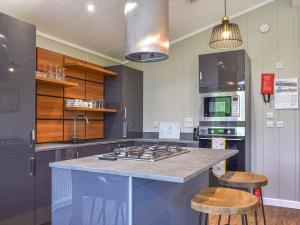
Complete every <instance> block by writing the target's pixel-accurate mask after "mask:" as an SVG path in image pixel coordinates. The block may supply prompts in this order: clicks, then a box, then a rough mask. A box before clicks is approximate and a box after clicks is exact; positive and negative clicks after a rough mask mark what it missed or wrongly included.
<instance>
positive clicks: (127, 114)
mask: <svg viewBox="0 0 300 225" xmlns="http://www.w3.org/2000/svg"><path fill="white" fill-rule="evenodd" d="M108 69H109V70H112V71H114V72H116V73H117V74H118V76H117V77H106V78H105V100H106V107H108V108H109V107H112V108H116V109H118V112H117V113H108V114H106V115H105V137H106V138H139V137H142V135H143V72H142V71H139V70H136V69H133V68H130V67H127V66H123V65H119V66H112V67H108Z"/></svg>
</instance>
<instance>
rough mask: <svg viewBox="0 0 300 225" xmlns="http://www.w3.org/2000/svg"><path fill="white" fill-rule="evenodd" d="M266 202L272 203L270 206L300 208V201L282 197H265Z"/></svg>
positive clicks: (267, 203)
mask: <svg viewBox="0 0 300 225" xmlns="http://www.w3.org/2000/svg"><path fill="white" fill-rule="evenodd" d="M264 204H265V205H270V206H278V207H284V208H291V209H300V202H296V201H290V200H282V199H276V198H264Z"/></svg>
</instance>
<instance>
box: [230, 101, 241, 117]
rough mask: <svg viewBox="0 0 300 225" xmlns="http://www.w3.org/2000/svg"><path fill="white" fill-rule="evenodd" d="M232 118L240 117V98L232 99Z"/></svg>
mask: <svg viewBox="0 0 300 225" xmlns="http://www.w3.org/2000/svg"><path fill="white" fill-rule="evenodd" d="M231 116H232V117H239V116H240V97H239V96H233V97H232V98H231Z"/></svg>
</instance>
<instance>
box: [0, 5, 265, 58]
mask: <svg viewBox="0 0 300 225" xmlns="http://www.w3.org/2000/svg"><path fill="white" fill-rule="evenodd" d="M270 1H271V0H228V3H227V4H228V14H229V15H237V14H240V13H243V12H246V11H248V10H250V9H254V8H257V7H259V6H261V5H263V4H265V3H267V2H270ZM124 2H125V0H0V11H1V12H3V13H6V14H9V15H12V16H14V17H17V18H20V19H22V20H25V21H28V22H30V23H33V24H35V25H36V26H37V29H38V31H39V32H42V33H45V34H48V35H50V36H54V37H56V38H59V39H62V40H64V41H66V42H70V43H73V44H76V45H79V46H82V47H84V48H86V49H90V50H92V51H95V52H98V53H101V54H104V55H106V56H109V57H112V58H114V59H117V60H121V61H123V60H124V57H123V55H124V43H125V41H124V15H123V7H124ZM191 2H193V3H191ZM88 3H93V4H94V5H95V11H94V12H92V13H91V12H89V11H87V9H86V6H87V4H88ZM223 14H224V8H223V0H194V1H191V0H170V33H171V41H173V42H174V41H176V40H180V39H182V38H184V37H186V36H188V35H189V34H191V33H193V32H195V31H197V30H201V29H203V28H205V27H207V26H209V25H211V24H214V23H216V22H217V21H219V20H220V18H221V17H222V16H223Z"/></svg>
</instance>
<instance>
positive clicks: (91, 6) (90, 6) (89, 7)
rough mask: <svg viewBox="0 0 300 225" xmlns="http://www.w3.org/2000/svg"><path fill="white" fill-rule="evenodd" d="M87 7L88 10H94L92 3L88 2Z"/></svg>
mask: <svg viewBox="0 0 300 225" xmlns="http://www.w3.org/2000/svg"><path fill="white" fill-rule="evenodd" d="M87 9H88V10H89V11H90V12H93V11H94V10H95V6H94V5H93V4H88V6H87Z"/></svg>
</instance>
